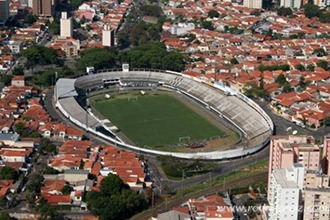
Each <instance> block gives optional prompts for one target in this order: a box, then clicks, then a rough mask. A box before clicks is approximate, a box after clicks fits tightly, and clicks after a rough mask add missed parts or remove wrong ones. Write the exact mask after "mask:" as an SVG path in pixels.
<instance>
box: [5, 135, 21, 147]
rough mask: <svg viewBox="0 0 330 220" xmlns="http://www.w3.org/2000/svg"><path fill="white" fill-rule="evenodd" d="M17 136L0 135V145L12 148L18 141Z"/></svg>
mask: <svg viewBox="0 0 330 220" xmlns="http://www.w3.org/2000/svg"><path fill="white" fill-rule="evenodd" d="M19 137H20V136H19V134H11V133H8V134H0V143H1V142H2V143H3V144H4V145H8V146H13V145H15V142H16V141H18V140H19Z"/></svg>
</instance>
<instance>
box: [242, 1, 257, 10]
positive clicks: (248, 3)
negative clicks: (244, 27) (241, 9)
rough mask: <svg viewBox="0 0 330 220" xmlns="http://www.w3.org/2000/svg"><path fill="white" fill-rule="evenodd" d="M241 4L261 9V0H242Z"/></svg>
mask: <svg viewBox="0 0 330 220" xmlns="http://www.w3.org/2000/svg"><path fill="white" fill-rule="evenodd" d="M243 5H244V6H245V7H248V8H255V9H261V8H262V0H244V1H243Z"/></svg>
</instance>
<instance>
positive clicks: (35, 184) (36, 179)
mask: <svg viewBox="0 0 330 220" xmlns="http://www.w3.org/2000/svg"><path fill="white" fill-rule="evenodd" d="M43 180H44V178H43V176H42V174H41V173H34V174H32V175H31V176H30V177H29V179H28V182H27V185H26V189H27V190H28V191H30V192H35V193H40V189H41V186H42V181H43Z"/></svg>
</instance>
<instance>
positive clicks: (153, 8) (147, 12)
mask: <svg viewBox="0 0 330 220" xmlns="http://www.w3.org/2000/svg"><path fill="white" fill-rule="evenodd" d="M140 11H141V12H142V15H143V16H154V17H157V18H158V17H160V16H161V14H162V9H161V7H159V6H158V5H142V6H140Z"/></svg>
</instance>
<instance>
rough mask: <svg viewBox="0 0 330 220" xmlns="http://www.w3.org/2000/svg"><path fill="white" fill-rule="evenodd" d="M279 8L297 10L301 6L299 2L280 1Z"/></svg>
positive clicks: (295, 0) (296, 0)
mask: <svg viewBox="0 0 330 220" xmlns="http://www.w3.org/2000/svg"><path fill="white" fill-rule="evenodd" d="M280 6H281V7H285V8H297V9H299V8H300V6H301V0H281V2H280Z"/></svg>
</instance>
